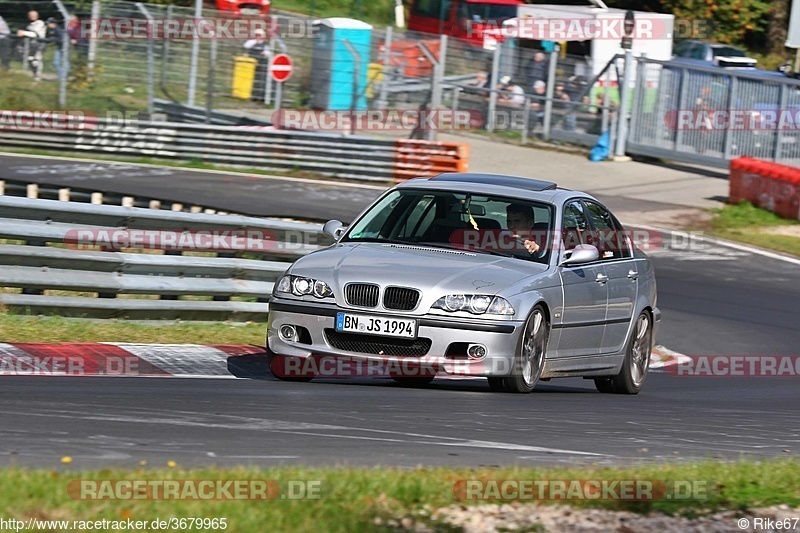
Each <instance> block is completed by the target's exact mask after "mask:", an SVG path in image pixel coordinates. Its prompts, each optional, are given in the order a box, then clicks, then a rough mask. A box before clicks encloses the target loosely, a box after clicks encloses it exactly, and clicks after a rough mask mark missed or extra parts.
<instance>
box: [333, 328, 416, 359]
mask: <svg viewBox="0 0 800 533" xmlns="http://www.w3.org/2000/svg"><path fill="white" fill-rule="evenodd" d="M325 339H326V340H327V341H328V344H330V345H331V346H332V347H334V348H336V349H337V350H342V351H344V352H354V353H368V354H373V355H386V356H395V357H422V356H423V355H426V354H427V353H428V350H430V349H431V340H430V339H424V338H417V339H394V338H389V337H376V336H373V335H362V334H360V333H342V332H340V331H336V330H335V329H330V328H328V329H326V330H325Z"/></svg>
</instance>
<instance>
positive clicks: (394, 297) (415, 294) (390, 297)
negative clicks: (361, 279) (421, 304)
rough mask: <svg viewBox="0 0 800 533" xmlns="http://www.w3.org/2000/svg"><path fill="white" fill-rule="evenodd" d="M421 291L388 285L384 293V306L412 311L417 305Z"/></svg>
mask: <svg viewBox="0 0 800 533" xmlns="http://www.w3.org/2000/svg"><path fill="white" fill-rule="evenodd" d="M418 301H419V291H418V290H416V289H405V288H403V287H387V289H386V291H384V293H383V306H384V307H385V308H386V309H397V310H398V311H411V310H412V309H414V308H415V307H416V306H417V302H418Z"/></svg>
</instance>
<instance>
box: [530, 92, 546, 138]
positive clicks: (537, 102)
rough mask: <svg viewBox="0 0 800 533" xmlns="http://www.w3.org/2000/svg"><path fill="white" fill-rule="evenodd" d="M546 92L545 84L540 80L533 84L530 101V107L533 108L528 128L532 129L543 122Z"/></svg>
mask: <svg viewBox="0 0 800 533" xmlns="http://www.w3.org/2000/svg"><path fill="white" fill-rule="evenodd" d="M546 92H547V84H546V83H545V82H543V81H541V80H539V81H537V82H536V83H534V84H533V96H534V98H533V99H532V101H531V109H532V110H533V113H532V114H533V120H531V122H530V125H529V129H530V130H531V131H533V130H534V129H536V126H537V125H538V124H541V123H543V122H544V104H545V98H546V96H547V95H546V94H545V93H546Z"/></svg>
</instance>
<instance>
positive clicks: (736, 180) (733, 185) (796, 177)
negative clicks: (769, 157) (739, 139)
mask: <svg viewBox="0 0 800 533" xmlns="http://www.w3.org/2000/svg"><path fill="white" fill-rule="evenodd" d="M729 197H730V202H731V203H734V204H735V203H739V202H741V201H743V200H745V201H748V202H750V203H752V204H754V205H757V206H759V207H761V208H762V209H766V210H768V211H772V212H773V213H776V214H778V215H780V216H782V217H785V218H792V219H800V168H795V167H789V166H786V165H780V164H778V163H772V162H770V161H762V160H760V159H754V158H752V157H739V158H737V159H733V160H731V166H730V193H729Z"/></svg>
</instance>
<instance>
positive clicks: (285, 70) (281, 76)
mask: <svg viewBox="0 0 800 533" xmlns="http://www.w3.org/2000/svg"><path fill="white" fill-rule="evenodd" d="M269 75H270V76H272V79H273V80H275V81H277V82H278V83H283V82H284V81H286V80H288V79H289V76H291V75H292V59H291V58H290V57H289V56H287V55H286V54H278V55H276V56H275V57H273V58H272V61H271V62H270V64H269Z"/></svg>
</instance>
